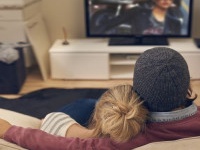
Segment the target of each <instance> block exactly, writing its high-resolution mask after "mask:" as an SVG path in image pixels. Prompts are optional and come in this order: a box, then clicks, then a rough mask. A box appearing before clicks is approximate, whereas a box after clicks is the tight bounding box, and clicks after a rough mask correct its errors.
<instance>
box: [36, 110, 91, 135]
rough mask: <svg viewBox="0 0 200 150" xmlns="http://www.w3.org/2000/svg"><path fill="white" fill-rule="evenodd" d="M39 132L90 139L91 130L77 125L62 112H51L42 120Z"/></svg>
mask: <svg viewBox="0 0 200 150" xmlns="http://www.w3.org/2000/svg"><path fill="white" fill-rule="evenodd" d="M40 130H42V131H45V132H46V133H49V134H52V135H56V136H62V137H79V138H89V137H92V132H93V131H92V130H89V129H87V128H85V127H83V126H81V125H79V124H78V123H77V122H76V121H75V120H74V119H72V118H71V117H70V116H69V115H67V114H65V113H62V112H53V113H49V114H48V115H46V117H45V118H44V119H43V121H42V124H41V127H40Z"/></svg>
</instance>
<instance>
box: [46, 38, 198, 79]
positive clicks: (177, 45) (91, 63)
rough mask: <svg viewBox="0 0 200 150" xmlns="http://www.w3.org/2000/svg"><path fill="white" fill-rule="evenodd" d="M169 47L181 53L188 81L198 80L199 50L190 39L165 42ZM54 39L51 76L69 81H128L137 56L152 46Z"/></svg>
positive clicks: (51, 49) (51, 53)
mask: <svg viewBox="0 0 200 150" xmlns="http://www.w3.org/2000/svg"><path fill="white" fill-rule="evenodd" d="M168 40H169V43H170V45H169V46H168V47H169V48H172V49H175V50H177V51H178V52H180V53H181V55H182V56H183V57H184V58H185V60H186V61H187V63H188V67H189V70H190V76H191V79H200V67H199V64H200V59H199V58H200V50H199V49H198V48H197V47H196V45H195V43H194V40H193V39H192V38H186V39H183V38H180V39H175V38H172V39H168ZM68 41H69V44H68V45H63V40H61V39H60V40H56V41H55V43H54V44H53V46H52V47H51V48H50V51H49V54H50V64H51V77H52V78H53V79H68V80H69V79H71V80H77V79H81V80H109V79H132V78H133V71H134V64H135V62H136V60H137V59H138V57H139V56H140V54H141V53H143V52H144V51H145V50H147V49H150V48H153V47H156V46H108V39H89V38H85V39H69V40H68Z"/></svg>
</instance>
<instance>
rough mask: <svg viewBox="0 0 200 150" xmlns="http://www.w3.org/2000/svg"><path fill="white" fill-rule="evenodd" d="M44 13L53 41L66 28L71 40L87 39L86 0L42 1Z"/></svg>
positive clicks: (196, 25) (199, 16) (198, 21)
mask: <svg viewBox="0 0 200 150" xmlns="http://www.w3.org/2000/svg"><path fill="white" fill-rule="evenodd" d="M42 11H43V14H44V18H45V20H46V23H47V27H48V31H49V33H50V36H51V39H52V41H55V40H56V39H58V38H63V34H62V28H63V27H65V28H66V30H67V32H68V37H69V38H81V37H85V18H84V13H85V12H84V0H42ZM193 12H194V13H193V14H194V15H193V24H192V27H193V31H192V36H193V37H200V0H194V10H193Z"/></svg>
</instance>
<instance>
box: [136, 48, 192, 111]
mask: <svg viewBox="0 0 200 150" xmlns="http://www.w3.org/2000/svg"><path fill="white" fill-rule="evenodd" d="M189 84H190V75H189V70H188V66H187V63H186V61H185V60H184V58H183V57H182V56H181V55H180V54H179V53H178V52H177V51H175V50H173V49H170V48H166V47H157V48H152V49H149V50H147V51H145V52H144V53H143V54H141V55H140V57H139V58H138V60H137V62H136V64H135V68H134V82H133V89H134V91H135V92H136V93H137V94H138V95H139V96H140V97H141V98H142V99H143V100H144V104H145V105H146V107H147V108H148V109H149V111H154V112H166V111H171V110H173V109H175V108H178V107H180V106H183V105H185V104H186V95H187V91H188V88H189Z"/></svg>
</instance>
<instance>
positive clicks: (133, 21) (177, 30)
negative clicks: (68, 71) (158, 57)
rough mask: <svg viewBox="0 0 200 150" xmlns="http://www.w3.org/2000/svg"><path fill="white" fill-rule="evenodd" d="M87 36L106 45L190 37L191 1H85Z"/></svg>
mask: <svg viewBox="0 0 200 150" xmlns="http://www.w3.org/2000/svg"><path fill="white" fill-rule="evenodd" d="M85 16H86V33H87V37H104V38H109V39H110V40H109V45H168V40H167V39H168V38H169V37H170V38H171V37H174V38H177V37H190V36H191V19H192V0H85Z"/></svg>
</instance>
